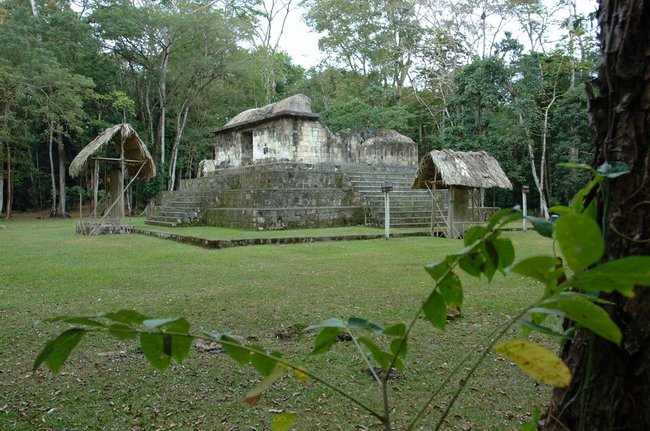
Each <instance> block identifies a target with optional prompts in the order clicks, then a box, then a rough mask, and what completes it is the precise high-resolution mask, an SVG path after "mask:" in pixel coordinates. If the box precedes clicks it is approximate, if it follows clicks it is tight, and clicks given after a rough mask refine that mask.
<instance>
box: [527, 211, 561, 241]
mask: <svg viewBox="0 0 650 431" xmlns="http://www.w3.org/2000/svg"><path fill="white" fill-rule="evenodd" d="M526 220H529V221H530V222H531V223H532V224H533V228H534V229H535V230H536V231H537V233H538V234H540V235H542V236H545V237H547V238H553V229H554V226H553V223H551V222H550V221H548V220H546V219H543V218H539V217H533V216H527V217H526Z"/></svg>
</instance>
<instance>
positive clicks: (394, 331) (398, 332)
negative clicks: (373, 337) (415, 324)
mask: <svg viewBox="0 0 650 431" xmlns="http://www.w3.org/2000/svg"><path fill="white" fill-rule="evenodd" d="M404 334H406V325H405V324H403V323H398V324H396V325H393V326H389V327H388V328H386V329H384V335H388V336H390V337H403V336H404Z"/></svg>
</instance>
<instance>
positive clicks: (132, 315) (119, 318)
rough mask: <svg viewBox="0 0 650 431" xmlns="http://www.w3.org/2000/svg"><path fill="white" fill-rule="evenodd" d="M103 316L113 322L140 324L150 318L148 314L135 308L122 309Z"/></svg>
mask: <svg viewBox="0 0 650 431" xmlns="http://www.w3.org/2000/svg"><path fill="white" fill-rule="evenodd" d="M102 316H103V317H105V318H106V319H109V320H112V321H113V322H118V323H124V324H126V325H140V324H141V323H142V322H144V321H145V320H147V319H148V317H147V316H145V315H143V314H140V313H138V312H137V311H134V310H120V311H118V312H117V313H105V314H103V315H102Z"/></svg>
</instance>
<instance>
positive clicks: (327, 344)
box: [311, 327, 343, 355]
mask: <svg viewBox="0 0 650 431" xmlns="http://www.w3.org/2000/svg"><path fill="white" fill-rule="evenodd" d="M341 332H343V330H342V329H341V328H332V327H329V328H323V329H321V331H320V333H319V334H318V336H317V337H316V340H315V342H314V350H312V351H311V354H312V355H318V354H321V353H325V352H328V351H329V350H330V349H331V348H332V346H333V345H334V344H335V343H336V337H338V336H339V334H340V333H341Z"/></svg>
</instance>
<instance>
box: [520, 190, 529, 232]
mask: <svg viewBox="0 0 650 431" xmlns="http://www.w3.org/2000/svg"><path fill="white" fill-rule="evenodd" d="M521 209H522V211H523V213H524V218H523V224H524V232H527V231H528V228H527V226H526V215H528V208H527V206H526V192H525V191H524V190H523V189H522V191H521Z"/></svg>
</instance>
